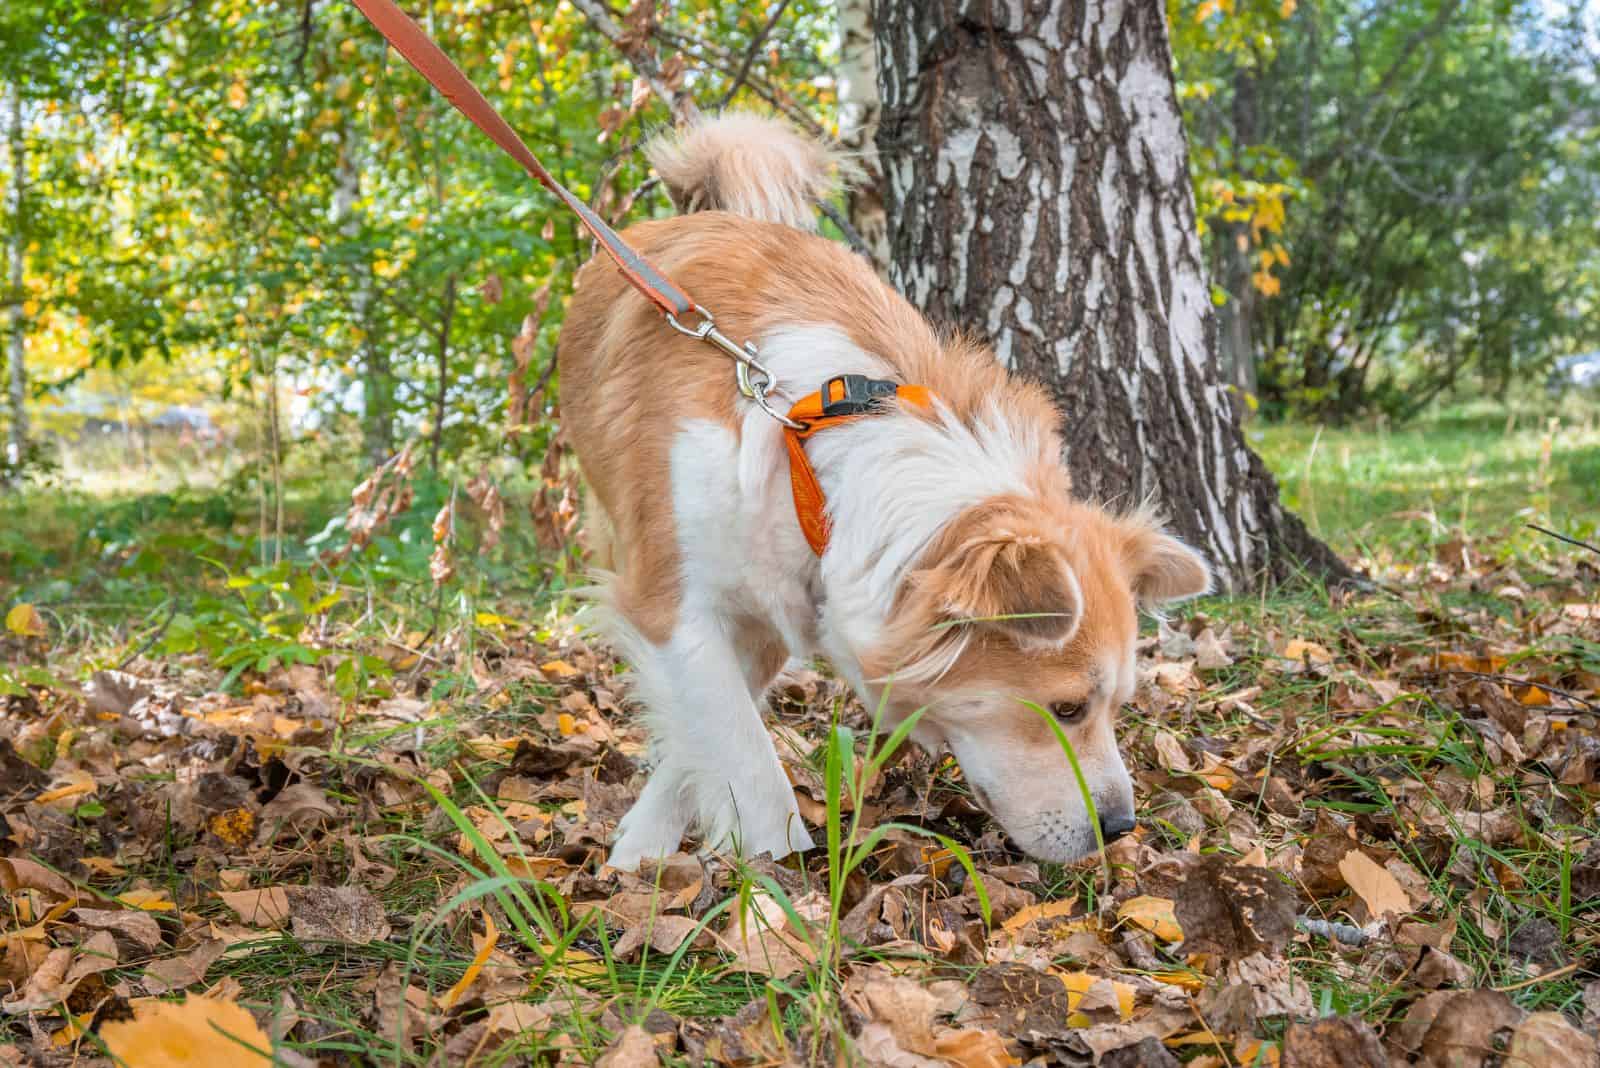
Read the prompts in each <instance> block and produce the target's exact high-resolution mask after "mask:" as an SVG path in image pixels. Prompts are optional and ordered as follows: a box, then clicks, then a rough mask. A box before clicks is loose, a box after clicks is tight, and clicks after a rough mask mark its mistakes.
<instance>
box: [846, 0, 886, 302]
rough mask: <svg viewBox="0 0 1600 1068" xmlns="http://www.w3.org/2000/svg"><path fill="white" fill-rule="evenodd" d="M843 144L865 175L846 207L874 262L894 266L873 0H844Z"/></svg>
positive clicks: (880, 270) (881, 269)
mask: <svg viewBox="0 0 1600 1068" xmlns="http://www.w3.org/2000/svg"><path fill="white" fill-rule="evenodd" d="M837 13H838V22H839V66H838V76H839V147H841V148H843V149H844V150H845V151H846V152H847V153H848V154H849V156H850V159H851V162H852V163H853V164H855V166H856V167H857V168H859V170H860V175H859V176H858V177H857V178H856V180H855V181H854V182H853V183H852V184H851V188H850V192H849V195H848V197H847V200H846V204H845V207H846V209H847V210H848V211H849V213H850V225H852V226H854V227H855V228H856V233H858V234H860V235H861V240H862V242H863V243H864V244H865V245H866V247H867V253H868V255H869V256H870V257H871V259H872V263H873V266H875V267H877V268H878V273H879V274H882V273H883V272H884V271H885V270H887V269H888V266H889V223H888V218H887V216H886V214H885V211H884V204H883V167H882V165H881V164H880V163H879V162H878V145H877V136H878V114H879V111H880V108H879V104H878V55H877V45H876V43H875V42H874V41H873V39H872V0H839V2H838V9H837Z"/></svg>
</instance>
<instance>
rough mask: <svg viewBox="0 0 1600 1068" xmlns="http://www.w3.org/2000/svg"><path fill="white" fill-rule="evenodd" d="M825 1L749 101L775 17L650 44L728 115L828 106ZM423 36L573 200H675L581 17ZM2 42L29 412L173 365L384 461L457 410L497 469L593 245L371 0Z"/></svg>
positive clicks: (694, 9) (785, 38) (135, 12)
mask: <svg viewBox="0 0 1600 1068" xmlns="http://www.w3.org/2000/svg"><path fill="white" fill-rule="evenodd" d="M828 10H829V9H828V8H827V7H825V6H819V5H817V4H814V3H800V4H794V5H791V6H790V7H789V8H788V9H787V11H786V14H785V25H784V32H783V33H782V34H779V35H775V36H774V37H773V38H772V39H771V40H770V41H769V42H768V43H767V46H766V47H765V48H762V49H758V50H756V52H755V53H754V54H753V58H752V63H751V66H750V71H749V73H748V75H747V76H746V78H745V79H744V80H743V81H741V82H738V83H735V81H734V75H735V73H736V72H737V71H738V69H739V67H740V65H741V63H742V61H743V58H744V53H745V51H746V50H748V49H749V47H750V45H751V44H752V41H753V39H754V37H755V35H756V34H757V33H759V32H760V31H762V29H763V28H764V27H765V25H766V21H767V16H768V12H767V9H766V8H765V7H764V6H762V5H732V6H730V5H715V4H709V3H690V4H684V5H680V6H677V7H675V8H674V9H673V10H672V11H670V12H662V13H660V14H659V15H658V18H659V25H658V26H657V27H656V29H655V32H654V33H653V34H652V36H651V42H650V43H651V45H652V47H655V48H657V49H658V50H659V51H660V53H661V55H662V56H663V58H664V59H667V60H668V61H669V64H668V65H669V67H671V66H676V68H677V71H676V74H675V77H676V78H677V79H678V80H679V81H680V82H681V85H682V89H683V91H685V92H687V93H689V94H690V95H692V96H694V97H695V98H697V99H699V100H700V101H701V102H702V103H703V104H705V105H707V106H711V105H714V104H715V103H717V102H719V101H720V100H721V99H722V98H723V97H725V96H731V97H732V99H733V100H734V102H736V103H739V102H744V101H746V100H752V99H755V98H756V97H757V96H758V95H759V96H761V97H766V98H770V99H771V100H774V101H778V102H780V103H781V104H783V106H785V107H787V108H790V109H794V110H796V111H802V112H820V111H821V110H823V109H824V107H825V105H826V102H827V100H828V96H829V94H830V93H831V86H830V84H829V83H828V82H827V81H826V79H821V78H820V77H819V76H820V75H821V74H822V72H823V63H822V57H823V55H824V53H825V52H826V51H827V50H828V49H829V48H831V36H830V35H831V24H830V23H829V21H828V19H827V17H826V12H827V11H828ZM426 22H427V28H428V30H429V31H430V32H431V33H432V34H433V35H434V36H435V37H436V38H437V39H438V40H439V41H440V43H441V44H442V45H443V47H444V48H445V49H446V50H447V51H448V52H449V53H450V54H451V55H452V56H454V57H455V58H456V59H457V60H458V62H460V63H461V65H462V66H463V68H464V69H466V70H467V71H469V72H470V73H471V75H472V77H473V78H474V79H475V81H477V82H478V83H479V84H480V86H481V87H482V88H483V89H484V90H485V92H486V93H487V94H488V95H489V96H490V97H491V98H492V99H493V101H494V103H495V104H496V106H497V107H499V108H500V109H501V110H502V111H503V112H504V114H505V115H506V117H507V118H508V120H509V121H510V122H511V124H512V125H513V126H514V127H515V128H516V129H517V130H518V131H519V132H520V133H521V134H522V135H523V137H524V139H525V140H527V142H528V143H529V144H530V145H531V146H532V148H533V149H534V151H535V152H536V153H537V154H538V155H539V156H540V157H541V158H542V159H544V160H546V161H547V162H548V164H549V165H550V167H551V168H552V170H553V171H554V172H555V173H556V176H557V177H558V178H559V179H560V180H562V181H563V182H565V183H566V184H568V185H569V187H571V188H572V189H573V190H574V191H576V192H577V193H578V194H579V195H580V196H583V197H585V198H587V199H589V200H590V201H591V203H593V204H594V205H595V206H596V207H597V208H598V209H599V210H600V211H601V212H602V213H604V214H608V215H612V216H615V217H617V218H619V219H620V218H623V217H626V218H628V219H638V218H641V217H646V216H648V215H650V214H652V213H655V212H660V211H664V210H666V208H667V204H666V199H665V197H664V196H663V195H661V194H660V192H659V191H655V190H650V191H645V192H642V193H641V190H642V189H643V187H644V183H645V179H646V177H647V172H646V170H645V167H644V164H643V161H642V158H641V156H640V155H639V153H638V151H637V149H638V147H639V145H640V143H641V142H642V140H643V139H644V138H645V136H646V135H648V134H649V133H650V132H651V131H653V130H655V129H657V128H659V127H660V126H661V125H662V124H663V123H664V122H666V121H667V113H666V110H665V108H664V106H663V105H661V104H660V103H659V102H658V101H656V100H654V98H652V97H651V96H649V95H648V94H643V95H641V94H637V93H635V91H634V79H633V75H632V72H631V70H630V68H629V67H628V66H627V64H626V63H625V62H624V61H623V60H622V59H621V57H620V55H619V53H618V52H617V49H616V48H615V47H614V46H613V45H612V44H611V43H610V42H608V41H606V40H605V39H604V38H603V37H601V36H600V35H599V34H598V33H597V32H596V31H595V30H593V29H592V28H591V27H590V26H589V24H588V23H587V21H586V20H585V19H584V17H583V16H582V15H581V14H580V13H579V12H578V11H576V10H575V9H574V8H573V7H571V6H570V5H561V6H559V7H554V8H550V9H548V10H543V9H540V10H536V11H535V10H531V9H525V8H520V7H515V6H513V7H504V6H501V7H494V6H492V5H486V4H481V3H477V2H475V0H457V2H452V3H444V4H438V5H433V6H431V7H430V8H429V10H428V15H427V16H426ZM0 41H3V42H4V44H5V59H4V60H3V61H0V81H3V82H4V86H5V87H7V88H11V87H15V88H17V89H19V91H21V92H22V94H23V96H24V99H25V101H26V105H25V125H26V128H27V141H28V147H29V158H30V160H31V163H30V174H29V175H28V204H29V209H28V214H27V217H26V218H23V219H18V220H12V219H6V220H5V221H4V226H3V227H0V230H3V231H4V232H7V233H10V232H12V231H13V228H17V227H20V228H22V229H23V231H24V237H25V243H26V247H27V263H26V271H25V275H26V284H25V289H26V291H27V293H26V296H27V298H28V304H27V312H28V319H27V330H28V336H29V348H30V363H31V364H32V366H33V368H34V369H35V370H34V378H35V385H34V392H35V394H36V395H38V396H39V397H40V398H41V399H44V400H48V399H50V398H53V397H55V396H58V395H60V394H61V393H63V392H64V391H66V390H69V389H70V388H72V387H73V386H76V385H82V384H83V383H85V381H86V375H88V376H90V377H93V374H94V373H95V372H94V369H96V368H103V367H117V366H125V365H127V364H129V363H131V362H135V361H139V360H143V359H147V358H149V357H161V358H164V359H166V360H169V361H171V362H172V364H173V365H181V366H183V367H184V368H186V369H189V370H190V371H195V370H199V369H204V375H203V378H204V381H202V382H198V383H196V384H195V386H194V388H193V390H191V393H190V395H191V396H194V397H195V398H196V399H199V400H205V401H216V400H219V399H220V400H228V401H233V402H237V403H242V404H245V405H249V406H253V407H256V408H258V413H257V417H258V418H259V419H260V420H261V422H262V425H263V426H267V425H268V424H269V423H275V422H281V421H282V419H283V417H282V414H281V413H279V412H276V411H271V410H270V406H271V404H272V402H273V401H274V400H276V401H278V402H279V403H287V396H286V395H287V392H288V391H289V390H292V391H293V393H294V406H295V407H294V412H293V414H294V415H295V416H296V417H297V420H298V421H299V422H300V423H301V424H302V425H307V426H314V427H316V428H318V430H317V431H316V433H319V434H321V435H323V436H328V435H333V436H339V435H341V434H342V433H344V432H348V431H355V430H357V429H359V430H360V431H361V432H362V434H363V436H364V438H365V441H366V446H367V453H368V455H369V457H370V458H371V459H372V460H374V461H376V460H380V459H382V458H383V457H384V456H386V455H387V454H389V453H390V452H391V451H392V450H393V449H394V448H395V447H396V446H397V445H398V444H399V442H400V440H402V439H403V438H404V437H407V436H409V435H411V434H413V433H416V432H418V431H427V430H430V429H431V428H432V426H433V424H434V423H436V422H437V421H438V420H439V417H440V416H441V415H442V416H443V421H444V424H445V427H444V433H443V442H442V444H443V445H444V449H443V450H442V451H443V454H444V455H446V456H461V455H463V454H464V452H465V451H467V450H471V449H474V448H479V451H480V452H484V451H487V452H490V453H492V452H498V451H502V445H503V443H502V441H501V435H500V433H499V429H500V422H501V420H500V419H499V417H498V413H499V412H500V411H502V410H503V406H504V404H505V400H506V386H505V382H506V377H507V374H508V372H509V371H510V370H511V369H512V367H513V365H514V360H513V354H512V345H511V342H512V339H513V337H514V336H516V335H517V333H518V329H519V326H520V324H521V323H522V321H523V318H524V316H525V315H527V314H528V312H529V310H530V309H531V308H534V307H535V306H542V303H543V302H541V301H540V300H538V299H536V295H537V294H541V293H544V294H550V295H553V298H554V299H552V300H550V301H549V306H548V312H547V314H545V315H544V316H543V321H542V322H540V321H538V320H537V319H536V320H535V321H534V322H533V324H532V330H533V333H534V336H535V338H536V341H537V343H538V344H537V350H538V351H537V355H536V357H535V359H534V362H533V367H532V370H531V372H530V373H529V375H528V378H529V379H530V380H531V379H534V378H537V377H538V374H539V372H540V370H541V368H542V366H543V364H544V363H545V362H546V361H547V360H548V359H549V354H550V344H551V342H553V339H554V336H555V333H556V330H557V328H558V325H559V321H560V311H561V298H562V295H563V294H564V292H565V290H566V287H567V286H568V285H569V284H570V279H571V276H572V274H573V272H574V270H575V268H576V267H577V265H578V264H579V263H581V262H582V261H583V260H584V259H586V258H587V255H588V252H589V243H588V241H587V240H586V239H585V238H584V237H583V236H582V235H581V234H580V231H579V228H578V227H577V226H576V224H575V223H574V221H573V220H572V218H571V217H570V216H568V215H567V214H565V213H564V212H561V211H558V210H556V208H555V207H554V202H553V200H552V198H550V197H549V196H548V195H547V194H546V193H544V191H543V190H540V189H538V188H537V187H536V186H534V185H533V184H532V183H531V182H530V181H529V180H528V178H527V176H526V175H524V174H523V173H522V172H521V171H520V170H519V169H518V168H517V167H516V165H515V164H513V163H512V162H511V161H510V160H508V159H506V158H505V156H504V155H503V154H502V153H500V151H499V150H498V149H497V148H495V147H494V146H493V145H492V144H490V143H489V142H488V141H487V139H486V138H484V137H483V136H482V135H480V134H478V133H477V132H476V131H475V130H473V129H472V128H471V127H470V126H469V125H468V124H467V123H466V121H465V120H464V119H462V118H461V117H460V116H459V115H458V114H457V113H456V112H455V111H454V110H453V109H451V108H450V107H449V106H448V104H447V103H446V102H445V101H444V100H443V98H441V97H440V96H439V95H438V94H437V93H436V92H435V91H434V90H433V89H432V88H431V87H429V86H428V85H427V84H426V83H425V82H423V81H422V79H421V78H420V77H418V76H417V75H416V74H415V73H414V72H413V71H412V70H411V69H410V68H409V67H408V66H406V65H405V64H404V63H403V62H401V61H399V60H398V58H397V57H395V56H394V55H393V54H392V53H391V52H389V51H388V49H387V47H386V46H385V44H384V43H383V41H382V39H381V38H380V37H379V35H378V34H377V33H376V32H375V31H374V30H373V29H372V27H371V26H370V25H368V24H367V23H366V21H365V20H364V19H363V18H362V16H361V15H360V13H359V12H358V11H357V10H356V9H355V8H354V7H353V6H351V5H348V4H310V5H302V4H298V3H296V4H266V5H254V4H246V3H243V2H241V0H205V2H202V3H198V4H182V5H165V4H157V3H153V2H136V3H130V4H117V5H101V4H93V3H88V2H87V0H85V2H81V3H79V2H71V3H68V2H61V3H57V2H45V0H32V2H24V3H20V4H11V5H7V8H6V11H5V13H4V14H3V15H0ZM678 53H683V54H682V55H677V54H678ZM674 58H676V59H677V60H678V62H677V63H676V64H675V65H674V64H673V63H671V62H670V61H671V60H673V59H674ZM441 394H442V403H441ZM534 414H535V415H536V416H538V415H541V414H542V412H536V413H534ZM353 416H354V417H357V418H358V419H359V422H360V423H361V426H359V427H357V426H355V425H353V424H354V423H355V422H356V421H357V420H356V419H353V418H352V417H353ZM514 444H515V442H514ZM540 444H541V442H539V441H537V440H533V441H531V442H528V441H527V439H524V445H523V446H522V447H535V448H536V447H538V446H539V445H540Z"/></svg>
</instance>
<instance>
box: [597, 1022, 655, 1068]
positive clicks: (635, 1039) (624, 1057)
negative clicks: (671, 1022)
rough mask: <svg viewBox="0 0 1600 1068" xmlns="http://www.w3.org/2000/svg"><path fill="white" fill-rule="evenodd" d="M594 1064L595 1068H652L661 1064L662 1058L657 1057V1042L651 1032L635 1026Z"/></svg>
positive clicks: (623, 1033)
mask: <svg viewBox="0 0 1600 1068" xmlns="http://www.w3.org/2000/svg"><path fill="white" fill-rule="evenodd" d="M594 1063H595V1068H652V1066H653V1065H657V1064H660V1063H661V1058H660V1057H659V1056H657V1055H656V1042H655V1039H654V1038H652V1037H650V1032H649V1031H646V1030H645V1029H644V1028H642V1027H640V1026H639V1025H638V1024H633V1025H632V1026H630V1027H629V1028H628V1029H627V1030H626V1031H623V1032H622V1034H621V1035H618V1036H617V1040H616V1041H615V1042H613V1043H612V1044H611V1045H610V1047H609V1048H607V1049H606V1051H605V1052H604V1053H602V1054H600V1058H599V1059H598V1060H597V1061H595V1062H594Z"/></svg>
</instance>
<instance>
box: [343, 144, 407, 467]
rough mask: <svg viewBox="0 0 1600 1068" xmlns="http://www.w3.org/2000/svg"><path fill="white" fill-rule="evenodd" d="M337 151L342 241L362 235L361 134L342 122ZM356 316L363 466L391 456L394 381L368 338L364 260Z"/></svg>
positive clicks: (369, 290)
mask: <svg viewBox="0 0 1600 1068" xmlns="http://www.w3.org/2000/svg"><path fill="white" fill-rule="evenodd" d="M342 136H343V145H342V146H341V151H340V153H339V163H338V171H337V174H336V180H337V185H336V186H335V187H334V192H333V214H334V217H335V218H336V219H338V220H339V224H340V226H339V229H340V231H341V232H342V233H343V234H344V236H345V237H346V238H355V237H358V236H360V233H361V214H360V209H359V206H358V203H359V201H360V198H361V158H360V156H361V135H360V134H359V133H357V132H356V130H355V129H354V127H353V125H352V124H346V126H345V128H344V132H343V135H342ZM354 272H355V275H356V277H355V294H354V297H353V300H354V308H355V318H356V322H357V324H358V325H359V326H360V327H361V437H362V449H363V451H364V452H365V454H366V459H367V463H368V464H370V465H372V466H374V467H376V466H377V465H378V464H381V463H383V462H384V461H385V460H387V459H388V458H389V457H390V456H391V455H393V453H394V416H395V383H394V373H393V369H392V368H391V366H390V362H389V351H388V349H386V348H385V347H384V346H383V345H381V344H379V342H378V339H377V338H376V337H374V336H373V331H374V329H375V326H376V324H375V323H374V322H373V321H372V304H373V298H374V289H375V288H376V286H377V281H376V279H374V278H373V277H372V266H371V263H370V262H369V261H368V260H367V258H366V257H362V259H361V260H360V261H359V262H358V263H357V264H356V265H355V267H354Z"/></svg>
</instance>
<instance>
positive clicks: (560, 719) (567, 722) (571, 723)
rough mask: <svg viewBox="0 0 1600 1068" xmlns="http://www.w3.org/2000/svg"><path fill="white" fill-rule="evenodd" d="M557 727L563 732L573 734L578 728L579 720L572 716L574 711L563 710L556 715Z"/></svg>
mask: <svg viewBox="0 0 1600 1068" xmlns="http://www.w3.org/2000/svg"><path fill="white" fill-rule="evenodd" d="M556 728H557V729H558V730H560V731H561V733H562V734H572V733H574V732H576V731H577V729H578V721H577V720H575V719H573V718H572V713H570V712H563V713H561V714H560V715H559V716H557V717H556Z"/></svg>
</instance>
